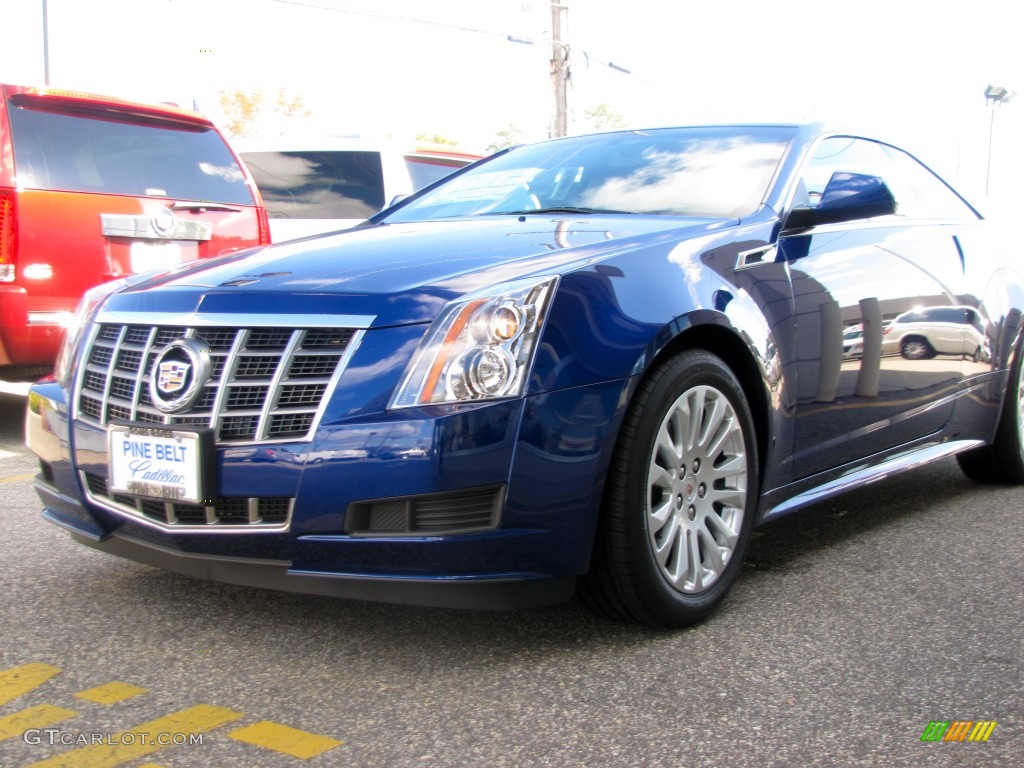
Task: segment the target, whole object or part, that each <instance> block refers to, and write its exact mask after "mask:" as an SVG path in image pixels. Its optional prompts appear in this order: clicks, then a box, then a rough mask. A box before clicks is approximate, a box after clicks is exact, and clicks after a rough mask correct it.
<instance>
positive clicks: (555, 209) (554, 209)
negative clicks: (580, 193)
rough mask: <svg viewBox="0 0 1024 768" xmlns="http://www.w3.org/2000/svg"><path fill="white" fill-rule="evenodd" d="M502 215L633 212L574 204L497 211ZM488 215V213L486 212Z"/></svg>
mask: <svg viewBox="0 0 1024 768" xmlns="http://www.w3.org/2000/svg"><path fill="white" fill-rule="evenodd" d="M497 213H499V214H500V215H502V216H526V215H528V214H531V213H588V214H589V213H633V211H614V210H611V209H607V208H577V207H575V206H572V205H553V206H551V207H550V208H533V209H531V210H529V211H497ZM485 215H486V214H485Z"/></svg>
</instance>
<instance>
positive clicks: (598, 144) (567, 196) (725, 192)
mask: <svg viewBox="0 0 1024 768" xmlns="http://www.w3.org/2000/svg"><path fill="white" fill-rule="evenodd" d="M792 134H793V129H791V128H786V127H776V126H772V127H767V126H766V127H712V128H662V129H656V130H646V131H622V132H618V133H609V134H598V135H591V136H579V137H573V138H567V139H558V140H554V141H548V142H543V143H540V144H533V145H529V146H525V147H519V148H517V149H514V150H512V151H510V152H508V153H506V154H503V155H500V156H498V157H495V158H493V159H492V160H489V161H487V162H485V163H482V164H481V165H479V166H477V167H476V168H473V169H471V170H469V171H468V172H466V173H463V174H461V175H459V176H458V177H456V178H454V179H452V180H451V181H450V182H448V183H447V184H442V185H441V186H440V187H438V188H436V189H434V190H432V191H431V192H429V193H427V194H425V195H423V196H422V197H419V198H416V199H415V200H411V201H409V203H407V204H406V205H404V206H402V207H400V208H399V209H398V210H396V211H393V212H392V213H390V214H388V215H386V216H385V217H384V218H383V219H381V221H384V222H389V223H397V222H403V221H422V220H424V219H437V218H450V217H454V216H474V215H477V216H479V215H499V214H522V215H526V214H530V213H548V212H555V213H557V212H565V213H574V214H580V213H583V214H586V213H623V214H653V215H668V216H698V217H711V218H729V217H742V216H746V215H749V214H751V213H753V212H754V211H755V210H757V208H758V207H759V206H760V204H761V202H762V200H763V199H764V196H765V193H766V191H767V188H768V185H769V183H770V182H771V179H772V176H773V175H774V173H775V170H776V168H777V167H778V164H779V161H780V160H781V158H782V156H783V153H784V152H785V149H786V146H787V144H788V142H789V140H790V138H791V137H792Z"/></svg>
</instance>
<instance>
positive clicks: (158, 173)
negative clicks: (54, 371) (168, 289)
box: [0, 85, 270, 379]
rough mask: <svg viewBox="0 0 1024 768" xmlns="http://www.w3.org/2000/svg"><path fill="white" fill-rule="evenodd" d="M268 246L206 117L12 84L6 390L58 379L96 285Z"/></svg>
mask: <svg viewBox="0 0 1024 768" xmlns="http://www.w3.org/2000/svg"><path fill="white" fill-rule="evenodd" d="M269 242H270V229H269V226H268V221H267V213H266V209H265V208H264V207H263V202H262V200H261V199H260V196H259V192H258V191H257V189H256V185H255V184H254V183H253V181H252V178H251V176H250V175H249V173H248V171H247V170H246V169H245V166H244V165H243V164H242V163H240V162H239V160H238V157H237V156H236V155H235V154H234V152H233V151H232V150H231V149H230V148H229V146H228V144H227V142H226V141H225V140H224V138H223V137H222V136H221V134H220V132H219V131H218V130H217V128H216V127H215V126H214V125H213V123H211V122H210V121H209V120H207V119H206V118H205V117H202V116H201V115H197V114H195V113H193V112H188V111H185V110H180V109H177V108H174V107H168V106H164V105H149V104H137V103H133V102H127V101H122V100H120V99H115V98H110V97H105V96H97V95H94V94H84V93H75V92H69V91H60V90H53V89H42V88H28V87H22V86H13V85H0V379H19V378H31V377H37V376H41V375H43V374H45V373H48V372H49V371H50V370H51V368H52V365H53V362H54V359H55V358H56V356H57V350H58V347H59V344H60V338H61V334H62V332H63V329H64V326H65V325H66V324H67V323H68V322H69V320H70V318H71V316H72V314H73V312H74V310H75V307H76V305H77V304H78V301H79V299H80V298H81V296H82V294H83V293H85V291H86V290H88V289H89V288H91V287H92V286H94V285H97V284H98V283H102V282H105V281H107V280H111V279H113V278H116V277H119V276H121V275H127V274H132V273H135V272H145V271H148V270H151V269H159V268H167V267H170V266H173V265H175V264H178V263H180V262H184V261H191V260H194V259H201V258H206V257H210V256H216V255H218V254H223V253H227V252H231V251H236V250H240V249H243V248H249V247H252V246H256V245H263V244H267V243H269Z"/></svg>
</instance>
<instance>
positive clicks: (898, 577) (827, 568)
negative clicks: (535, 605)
mask: <svg viewBox="0 0 1024 768" xmlns="http://www.w3.org/2000/svg"><path fill="white" fill-rule="evenodd" d="M16 391H17V390H15V392H16ZM23 407H24V397H23V396H21V395H20V394H17V393H14V394H12V393H11V392H10V391H5V392H0V520H2V521H3V531H4V535H3V536H0V590H2V593H3V595H4V611H3V613H4V618H3V622H2V624H0V654H2V657H0V765H3V766H26V765H36V764H38V765H44V766H57V765H66V766H75V768H94V767H95V766H120V765H125V766H133V767H134V768H139V767H140V766H149V767H150V768H151V767H152V766H163V767H164V768H184V767H186V766H188V767H190V766H246V767H248V768H252V767H257V768H263V767H264V766H266V767H267V768H276V767H277V766H299V765H309V766H386V767H388V768H399V767H402V766H438V767H440V766H444V767H447V766H451V767H452V768H455V767H459V768H462V767H465V766H487V767H490V766H502V767H508V768H519V767H520V766H522V767H524V768H525V767H528V766H551V767H552V768H568V767H573V766H580V767H583V766H586V767H587V768H593V767H595V766H623V767H629V768H634V767H636V766H658V767H659V768H662V767H664V766H679V767H683V766H685V767H691V766H722V767H723V768H724V767H732V766H772V767H775V768H782V767H783V766H787V767H789V766H792V767H793V768H797V767H801V768H802V767H803V766H813V765H821V766H960V765H964V766H977V765H983V766H1011V767H1012V766H1024V724H1022V714H1024V664H1022V657H1024V654H1022V639H1021V616H1022V615H1024V597H1022V596H1024V552H1022V549H1021V546H1020V542H1021V539H1022V533H1024V514H1022V509H1024V504H1022V501H1024V489H1017V488H1010V487H983V486H978V485H975V484H973V483H971V482H970V481H968V480H967V479H966V478H965V477H963V475H962V474H961V473H960V472H959V471H958V469H957V467H956V464H955V462H954V461H943V462H941V463H939V464H936V465H933V466H931V467H928V468H925V469H923V470H919V471H917V472H914V473H910V474H905V475H902V476H899V477H897V478H893V479H891V480H889V481H887V482H885V483H879V484H876V485H874V486H871V487H869V488H866V489H863V490H860V491H857V492H855V493H853V494H851V495H848V496H846V497H844V498H842V499H837V500H833V501H830V502H826V503H823V504H820V505H818V506H817V507H815V508H813V509H810V510H807V511H805V512H803V513H800V514H798V515H795V516H792V517H790V518H788V519H786V520H782V521H779V522H777V523H775V524H773V525H771V526H769V527H768V528H766V529H764V530H763V531H761V532H760V533H759V534H757V535H756V538H755V540H754V542H753V544H752V549H751V552H750V554H749V556H748V558H747V561H746V564H745V568H744V571H743V574H742V576H741V578H740V580H739V582H738V584H737V586H736V588H735V589H734V590H733V592H732V594H731V595H730V596H729V598H728V599H727V601H726V602H725V604H724V605H723V608H722V610H720V611H719V612H718V613H717V614H716V615H715V616H714V617H713V618H712V619H711V620H709V621H707V622H705V623H704V624H702V625H700V626H698V627H695V628H692V629H689V630H686V631H677V632H652V631H650V630H645V629H639V628H635V627H629V626H622V625H617V624H612V623H608V622H606V621H603V620H601V619H598V618H595V617H594V616H592V615H591V614H590V613H588V612H587V610H586V609H585V608H583V607H582V606H580V605H578V604H576V603H569V604H567V605H564V606H559V607H554V608H548V609H544V610H539V611H531V612H522V613H465V612H459V611H446V610H433V609H423V608H408V607H402V606H388V605H373V604H362V603H355V602H344V601H338V600H332V599H328V598H320V597H304V596H297V595H290V594H284V593H274V592H265V591H258V590H253V589H246V588H241V587H232V586H225V585H218V584H210V583H204V582H200V581H194V580H191V579H188V578H185V577H181V576H177V575H173V574H169V573H164V572H161V571H157V570H154V569H151V568H148V567H145V566H142V565H138V564H135V563H130V562H127V561H120V560H117V559H115V558H112V557H108V556H105V555H102V554H100V553H96V552H92V551H90V550H87V549H85V548H83V547H80V546H78V545H76V544H74V543H73V542H72V541H71V540H70V539H69V538H68V537H67V535H66V534H65V533H63V532H62V531H60V530H59V529H57V528H55V527H54V526H52V525H50V524H48V523H45V522H44V521H43V520H42V519H41V518H40V516H39V512H38V507H39V505H38V502H37V499H36V497H35V494H34V493H33V491H32V489H31V479H30V478H31V476H32V474H33V473H34V471H35V462H34V461H33V460H32V458H31V457H30V456H29V454H28V452H27V450H26V449H25V448H24V447H23V446H22V443H21V412H22V411H21V409H22V408H23ZM44 721H52V722H50V724H48V725H39V723H40V722H44ZM957 721H960V722H971V723H995V725H994V727H991V729H990V730H989V732H988V738H987V740H985V741H979V740H976V741H970V740H969V739H967V738H964V739H963V740H962V741H958V740H954V739H950V740H938V741H931V740H922V737H923V736H924V735H925V734H926V733H927V732H929V728H930V727H931V728H932V731H934V726H932V724H933V723H943V722H950V723H951V724H952V723H956V722H957ZM973 727H974V726H972V729H973ZM34 732H35V736H33V735H32V734H33V733H34ZM142 733H146V734H148V737H147V738H148V739H155V737H156V735H157V734H163V735H165V736H168V737H169V738H167V739H165V740H166V741H170V742H173V743H168V744H156V743H146V744H143V743H141V742H142V741H143V739H142V737H141V736H140V734H142ZM183 734H184V736H183ZM197 736H201V739H197V738H196V737H197ZM185 737H188V738H185ZM125 742H131V743H125ZM180 742H184V743H180Z"/></svg>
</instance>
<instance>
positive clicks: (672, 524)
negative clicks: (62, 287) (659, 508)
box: [652, 515, 683, 568]
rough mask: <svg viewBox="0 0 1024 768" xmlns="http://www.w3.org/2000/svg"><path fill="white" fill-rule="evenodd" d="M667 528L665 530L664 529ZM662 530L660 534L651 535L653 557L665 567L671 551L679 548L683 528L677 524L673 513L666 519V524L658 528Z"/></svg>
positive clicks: (677, 521)
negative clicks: (662, 533)
mask: <svg viewBox="0 0 1024 768" xmlns="http://www.w3.org/2000/svg"><path fill="white" fill-rule="evenodd" d="M666 528H667V530H666ZM661 531H664V535H662V536H652V544H653V545H654V557H655V559H656V560H657V561H658V565H660V566H661V567H662V568H665V567H666V565H667V564H668V561H669V559H670V558H671V557H672V553H673V551H676V550H678V549H680V548H681V547H680V543H679V538H680V536H681V535H682V534H683V528H682V527H681V526H680V525H679V520H678V518H676V517H675V515H673V516H672V517H670V518H669V519H668V525H667V526H665V527H664V528H662V529H660V530H659V533H660V532H661Z"/></svg>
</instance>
